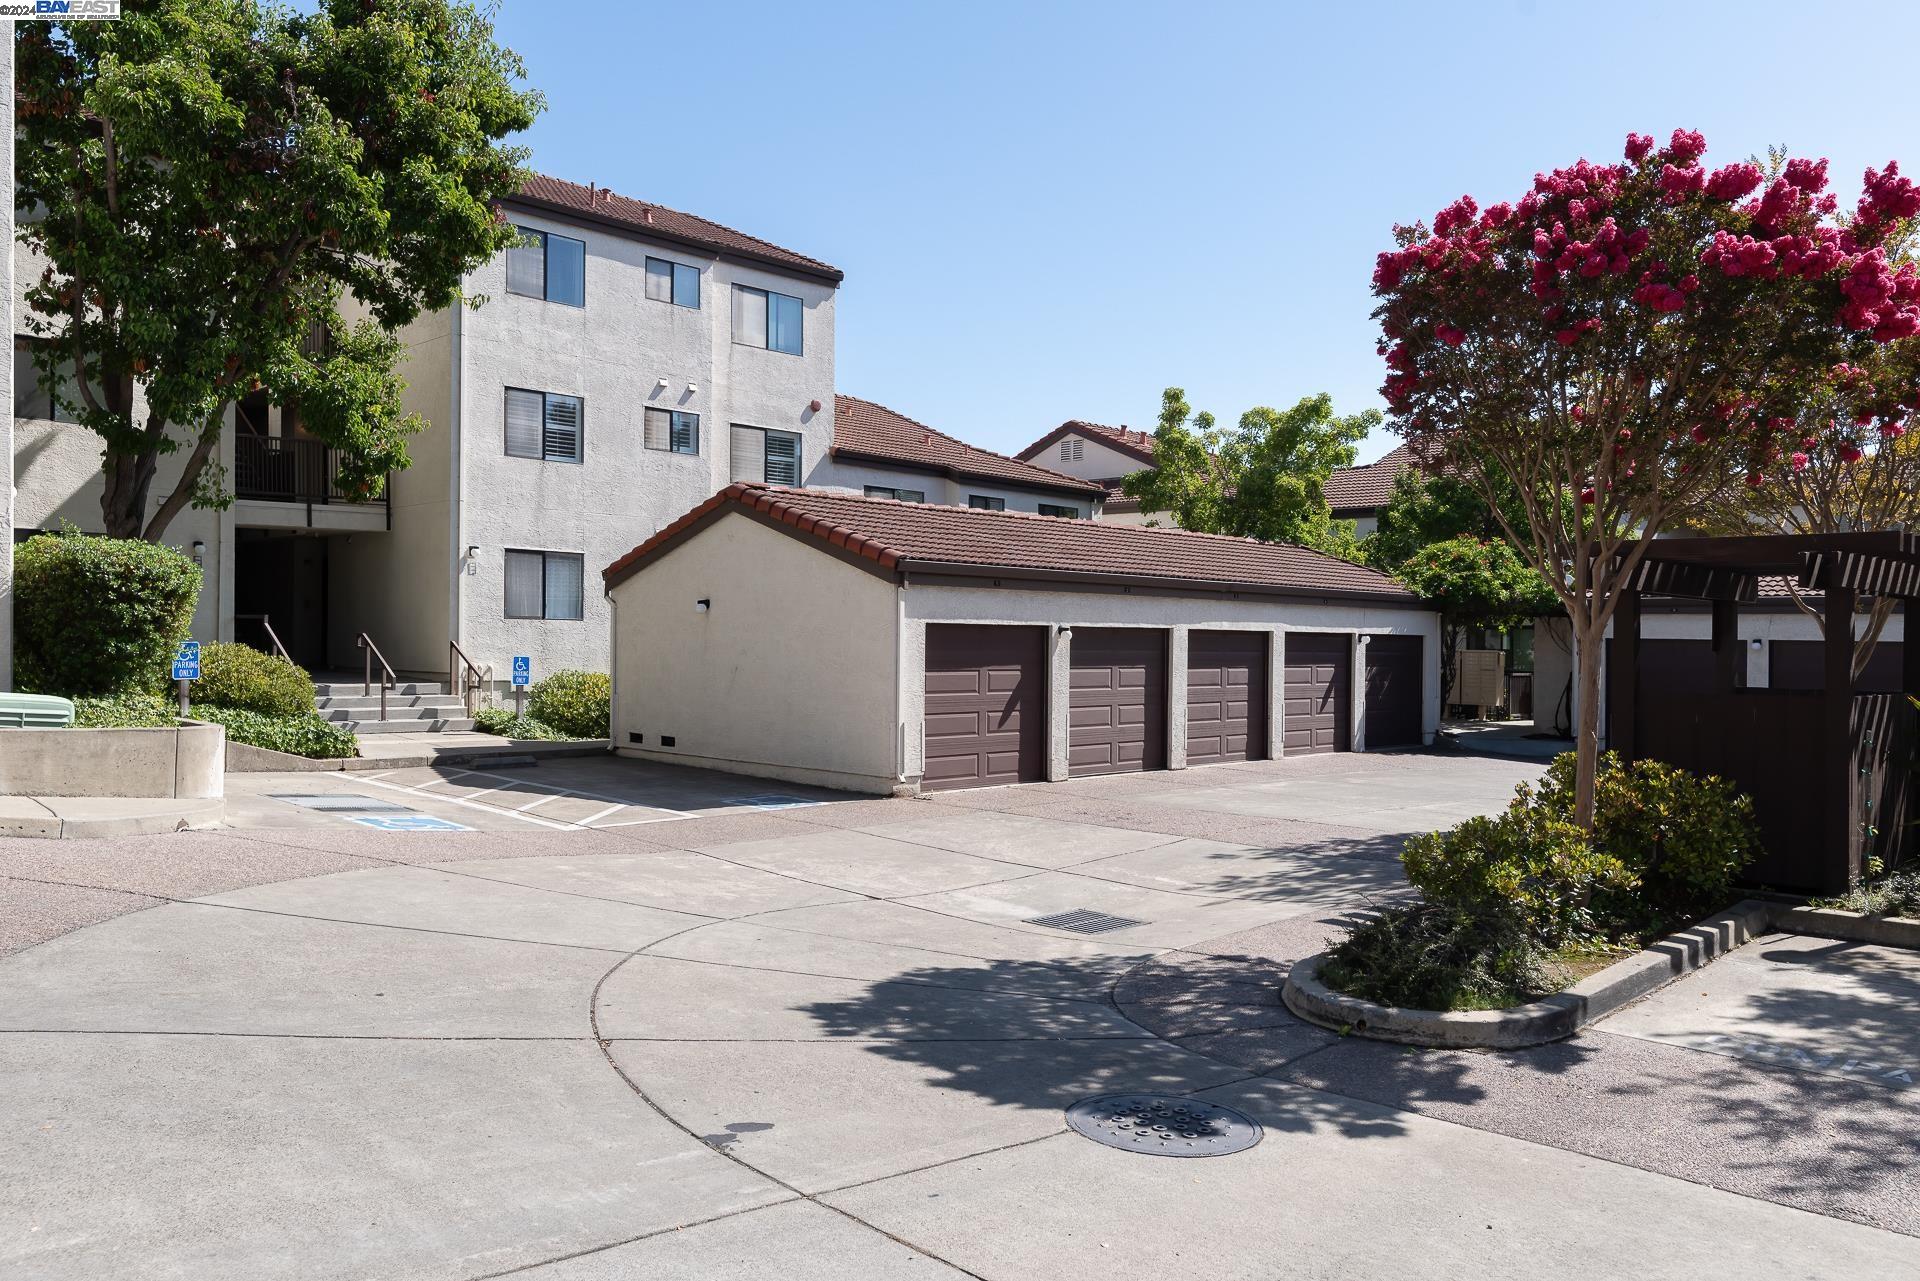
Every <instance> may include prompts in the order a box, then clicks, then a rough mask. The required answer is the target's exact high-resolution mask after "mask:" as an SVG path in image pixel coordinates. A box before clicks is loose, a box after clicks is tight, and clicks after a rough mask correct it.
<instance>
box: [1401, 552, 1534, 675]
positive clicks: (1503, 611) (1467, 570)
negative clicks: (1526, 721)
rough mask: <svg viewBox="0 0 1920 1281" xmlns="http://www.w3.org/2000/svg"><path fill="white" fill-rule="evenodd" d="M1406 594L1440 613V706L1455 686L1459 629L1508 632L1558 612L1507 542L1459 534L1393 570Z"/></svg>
mask: <svg viewBox="0 0 1920 1281" xmlns="http://www.w3.org/2000/svg"><path fill="white" fill-rule="evenodd" d="M1394 574H1395V576H1396V577H1397V578H1399V579H1400V581H1401V582H1403V583H1405V584H1406V585H1407V590H1409V591H1411V592H1413V593H1414V594H1415V595H1417V596H1419V597H1420V598H1421V599H1422V600H1425V601H1427V602H1428V603H1429V604H1431V605H1432V606H1433V607H1434V608H1435V609H1437V610H1439V611H1440V702H1441V705H1442V706H1444V705H1445V704H1446V702H1447V695H1448V694H1449V693H1450V692H1451V687H1452V684H1453V663H1454V655H1455V653H1456V652H1457V651H1458V649H1459V644H1460V633H1461V629H1463V628H1467V627H1490V628H1494V629H1497V630H1499V631H1503V632H1504V631H1511V630H1513V629H1514V628H1516V627H1522V626H1525V625H1526V624H1528V623H1531V622H1532V621H1533V620H1534V619H1536V618H1538V617H1540V616H1541V615H1542V614H1547V613H1551V612H1553V611H1554V610H1555V609H1556V608H1558V607H1559V603H1560V602H1559V597H1558V596H1557V595H1555V593H1554V590H1553V588H1551V587H1549V586H1548V585H1547V580H1546V579H1544V578H1542V577H1540V572H1539V571H1538V570H1536V569H1534V568H1533V566H1531V565H1529V564H1527V563H1526V561H1524V560H1522V559H1521V558H1520V554H1519V553H1518V552H1516V551H1515V550H1514V549H1513V547H1512V545H1511V544H1509V543H1507V542H1506V541H1505V540H1500V541H1490V540H1488V539H1484V538H1476V537H1474V536H1473V535H1471V534H1463V535H1461V536H1459V537H1457V538H1448V539H1445V540H1443V541H1441V542H1437V543H1429V544H1427V545H1426V546H1425V547H1422V548H1420V549H1418V550H1417V551H1415V552H1414V553H1413V554H1412V555H1411V556H1409V557H1407V559H1406V560H1405V561H1403V562H1401V564H1400V565H1399V566H1398V567H1397V568H1396V569H1395V571H1394Z"/></svg>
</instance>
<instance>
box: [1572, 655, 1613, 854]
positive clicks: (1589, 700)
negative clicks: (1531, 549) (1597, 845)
mask: <svg viewBox="0 0 1920 1281" xmlns="http://www.w3.org/2000/svg"><path fill="white" fill-rule="evenodd" d="M1574 627H1575V629H1576V630H1575V635H1577V636H1578V637H1579V638H1580V640H1579V646H1578V649H1579V652H1578V653H1577V654H1576V655H1575V659H1576V670H1575V679H1576V680H1577V681H1578V682H1579V685H1578V688H1579V703H1580V723H1579V725H1578V726H1577V727H1576V728H1575V730H1574V737H1573V753H1574V755H1573V821H1574V822H1576V823H1578V824H1579V825H1580V826H1581V827H1584V828H1586V829H1587V830H1588V831H1592V830H1593V791H1594V779H1595V777H1596V776H1597V775H1598V774H1599V771H1600V663H1601V659H1602V658H1603V657H1604V656H1605V654H1606V645H1607V640H1606V631H1607V629H1606V627H1605V626H1604V625H1603V626H1600V627H1593V628H1583V627H1581V626H1580V620H1578V619H1575V620H1574Z"/></svg>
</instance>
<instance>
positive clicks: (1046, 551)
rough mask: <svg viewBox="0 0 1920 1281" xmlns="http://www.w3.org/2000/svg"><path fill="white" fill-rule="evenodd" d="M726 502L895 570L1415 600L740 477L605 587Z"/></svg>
mask: <svg viewBox="0 0 1920 1281" xmlns="http://www.w3.org/2000/svg"><path fill="white" fill-rule="evenodd" d="M733 510H739V511H747V512H753V513H757V514H759V515H760V517H761V519H764V520H772V521H777V522H779V523H780V524H782V525H786V526H790V527H792V528H793V529H794V530H796V531H798V532H799V533H800V534H804V535H807V536H810V537H812V538H816V539H818V540H820V541H821V542H822V543H824V544H828V545H831V546H833V547H838V548H841V549H843V550H845V551H846V552H849V553H852V554H853V555H855V556H858V557H860V558H863V559H865V560H869V561H872V562H874V563H875V565H876V566H878V567H879V568H880V569H883V570H891V571H895V572H898V573H906V572H909V571H911V572H916V573H926V572H939V573H946V574H960V575H966V576H969V577H993V578H1002V577H1004V578H1018V579H1025V580H1034V579H1038V580H1043V581H1054V582H1071V581H1082V582H1085V581H1094V582H1101V583H1111V584H1115V585H1119V584H1127V585H1135V584H1138V585H1147V586H1156V585H1157V586H1167V587H1186V588H1189V589H1197V590H1211V591H1214V592H1218V593H1220V594H1228V593H1247V594H1252V595H1285V596H1309V597H1334V598H1345V599H1356V600H1366V601H1372V602H1375V603H1378V604H1400V605H1412V604H1415V603H1416V602H1415V599H1414V597H1413V596H1412V595H1411V594H1410V593H1408V592H1407V590H1406V589H1405V588H1403V587H1401V586H1400V585H1399V584H1398V583H1396V582H1394V581H1393V580H1392V579H1390V578H1388V577H1387V576H1386V575H1384V574H1379V573H1375V572H1374V571H1373V570H1371V569H1363V568H1361V567H1360V566H1358V565H1350V564H1348V563H1347V562H1346V561H1342V560H1335V559H1334V558H1332V557H1330V556H1323V555H1321V554H1320V553H1318V552H1313V551H1308V550H1307V549H1306V548H1304V547H1295V546H1292V545H1291V544H1287V543H1261V542H1255V541H1254V540H1252V539H1249V538H1227V537H1224V536H1222V535H1219V534H1195V533H1189V532H1188V531H1186V530H1181V529H1148V528H1143V527H1139V526H1129V525H1109V524H1105V523H1102V522H1100V521H1092V520H1067V519H1064V518H1056V517H1052V516H1035V515H1029V514H1027V513H1025V512H990V511H976V510H973V509H970V508H966V507H948V506H940V505H935V504H932V503H899V502H894V501H892V500H891V499H884V498H856V497H854V496H853V495H851V494H845V493H836V492H833V491H830V490H818V489H784V488H774V487H770V486H766V485H749V484H744V483H742V484H734V485H729V486H727V488H725V489H723V490H721V491H720V492H719V493H717V494H715V495H714V496H713V497H712V498H709V499H708V500H707V501H706V502H704V503H702V504H701V505H700V506H698V507H696V508H694V509H693V510H692V511H690V512H688V513H687V514H686V515H684V516H682V517H680V519H678V520H676V521H674V522H673V523H672V524H670V525H668V526H667V527H666V528H665V529H662V530H661V531H660V532H659V533H657V534H655V535H654V536H653V537H652V538H649V539H648V540H647V541H646V542H644V543H641V544H640V545H639V546H638V547H636V548H634V549H633V550H632V551H630V552H628V553H627V554H626V555H625V556H622V557H621V558H620V559H619V560H616V561H615V562H613V564H611V565H609V566H607V568H606V570H605V571H604V572H603V575H602V576H603V577H604V578H605V580H606V584H607V586H608V587H612V586H614V585H615V584H617V583H620V582H623V581H625V580H626V579H627V578H629V577H631V576H632V575H634V574H636V573H638V572H639V571H640V570H641V569H642V568H643V567H644V566H645V565H646V563H647V561H648V560H650V559H651V558H652V557H654V556H656V555H660V554H663V553H665V552H666V551H667V550H669V549H670V548H672V547H673V546H675V545H677V544H678V543H679V542H680V540H681V539H683V538H686V537H689V536H691V535H692V534H694V533H695V532H697V531H698V529H700V528H701V527H702V526H704V525H705V524H706V523H707V522H709V521H712V520H717V519H719V518H720V517H721V516H723V515H725V514H726V513H727V512H729V511H733Z"/></svg>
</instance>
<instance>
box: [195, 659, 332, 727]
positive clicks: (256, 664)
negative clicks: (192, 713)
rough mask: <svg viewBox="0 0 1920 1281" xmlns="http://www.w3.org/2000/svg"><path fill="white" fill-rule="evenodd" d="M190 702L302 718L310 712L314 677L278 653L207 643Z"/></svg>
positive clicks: (265, 714)
mask: <svg viewBox="0 0 1920 1281" xmlns="http://www.w3.org/2000/svg"><path fill="white" fill-rule="evenodd" d="M193 701H194V702H196V703H200V702H206V703H212V704H214V705H216V706H219V707H233V708H238V709H240V710H242V711H248V712H259V713H260V714H261V715H263V716H304V715H306V714H307V713H309V712H311V711H313V677H311V676H309V675H308V674H307V671H306V669H305V668H303V667H300V666H298V665H296V664H294V663H291V662H288V661H287V660H286V659H284V658H282V657H280V656H279V655H278V654H264V653H262V652H260V651H259V650H257V649H255V648H253V647H252V646H251V645H236V644H232V643H225V642H221V641H209V642H207V643H206V644H204V645H202V646H201V647H200V679H199V680H197V681H195V682H194V683H193Z"/></svg>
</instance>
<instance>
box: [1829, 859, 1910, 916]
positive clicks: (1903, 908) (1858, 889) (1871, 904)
mask: <svg viewBox="0 0 1920 1281" xmlns="http://www.w3.org/2000/svg"><path fill="white" fill-rule="evenodd" d="M1814 906H1815V907H1837V908H1839V909H1840V910H1841V911H1843V912H1865V913H1866V914H1867V915H1869V916H1902V917H1909V918H1912V917H1920V863H1909V864H1907V865H1906V866H1904V867H1898V868H1895V869H1894V870H1893V871H1891V872H1882V873H1881V874H1880V875H1878V876H1873V877H1870V878H1869V879H1867V880H1864V881H1862V882H1860V883H1859V884H1858V885H1856V886H1854V887H1853V888H1852V889H1851V890H1848V891H1847V892H1846V893H1845V894H1842V895H1841V896H1840V897H1839V898H1830V899H1820V900H1818V901H1816V902H1815V903H1814Z"/></svg>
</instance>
